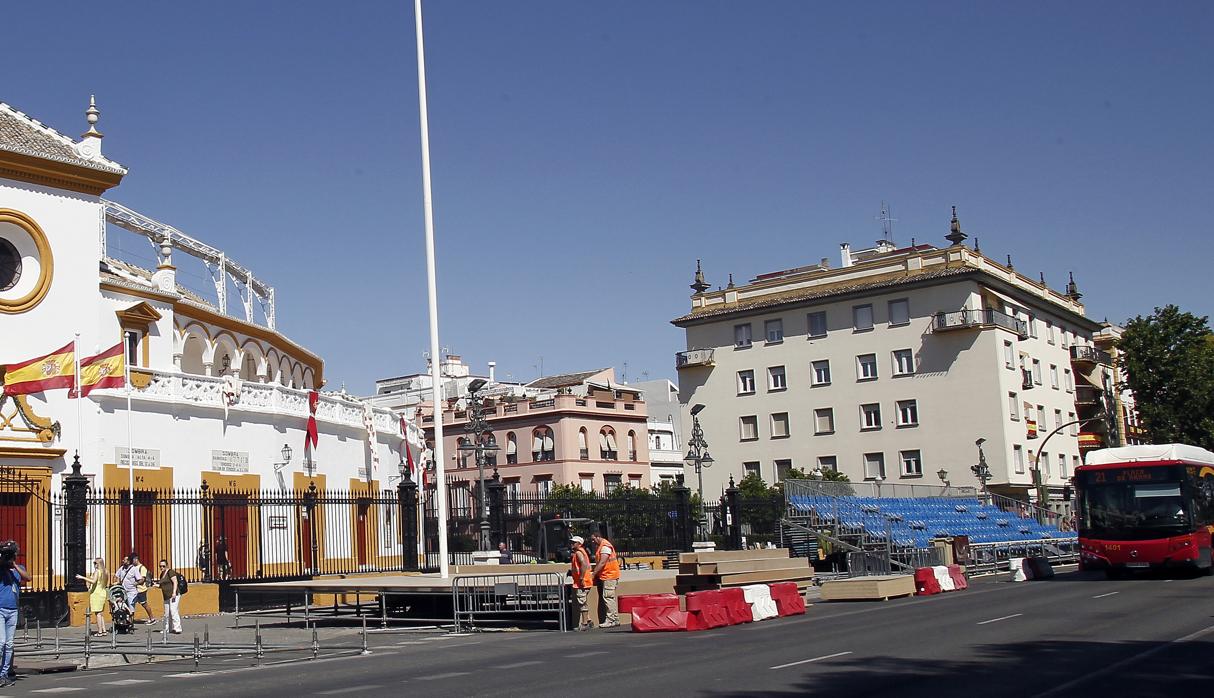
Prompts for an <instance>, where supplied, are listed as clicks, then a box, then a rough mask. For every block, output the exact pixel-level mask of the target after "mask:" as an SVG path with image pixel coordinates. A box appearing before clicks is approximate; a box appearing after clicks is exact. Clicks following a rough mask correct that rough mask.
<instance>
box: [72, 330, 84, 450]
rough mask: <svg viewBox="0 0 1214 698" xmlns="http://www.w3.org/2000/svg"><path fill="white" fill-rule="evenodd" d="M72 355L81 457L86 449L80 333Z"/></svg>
mask: <svg viewBox="0 0 1214 698" xmlns="http://www.w3.org/2000/svg"><path fill="white" fill-rule="evenodd" d="M72 347H73V349H72V354H73V356H74V357H75V359H76V455H77V456H79V455H80V451H81V449H82V448H83V447H84V396H82V395H81V394H80V390H81V388H82V387H83V386H81V385H80V333H79V332H77V333H76V341H75V342H74V343H73V344H72Z"/></svg>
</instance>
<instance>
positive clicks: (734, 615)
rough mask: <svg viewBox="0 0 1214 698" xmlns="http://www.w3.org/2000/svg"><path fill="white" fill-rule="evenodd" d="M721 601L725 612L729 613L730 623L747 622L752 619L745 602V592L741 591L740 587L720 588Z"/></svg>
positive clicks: (748, 605) (748, 606) (752, 615)
mask: <svg viewBox="0 0 1214 698" xmlns="http://www.w3.org/2000/svg"><path fill="white" fill-rule="evenodd" d="M721 601H722V605H724V606H725V612H726V613H728V614H729V621H730V623H731V624H732V625H737V624H738V623H749V622H751V621H753V620H754V614H753V613H752V612H751V610H750V604H748V603H746V592H744V591H742V589H741V588H740V587H730V588H728V589H722V590H721Z"/></svg>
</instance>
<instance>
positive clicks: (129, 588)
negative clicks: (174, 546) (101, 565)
mask: <svg viewBox="0 0 1214 698" xmlns="http://www.w3.org/2000/svg"><path fill="white" fill-rule="evenodd" d="M147 577H148V570H147V568H146V567H144V566H143V565H141V564H139V554H138V553H131V554H130V555H127V556H126V559H125V560H123V563H122V567H119V568H118V571H117V572H115V573H114V578H115V579H117V580H118V583H119V584H121V585H122V591H123V592H125V593H126V605H127V606H128V607H129V608H130V611H131V620H132V622H133V621H134V616H135V608H136V604H139V603H142V604H143V609H144V610H145V611H147V612H148V620H147V622H148V623H155V622H156V620H155V619H154V618H153V617H152V609H150V608H148V594H147V589H148V588H147ZM141 587H142V589H143V590H142V591H140V588H141Z"/></svg>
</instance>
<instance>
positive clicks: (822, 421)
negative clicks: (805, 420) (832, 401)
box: [814, 407, 835, 434]
mask: <svg viewBox="0 0 1214 698" xmlns="http://www.w3.org/2000/svg"><path fill="white" fill-rule="evenodd" d="M814 433H815V434H833V433H835V410H834V408H833V407H819V408H818V409H816V410H814Z"/></svg>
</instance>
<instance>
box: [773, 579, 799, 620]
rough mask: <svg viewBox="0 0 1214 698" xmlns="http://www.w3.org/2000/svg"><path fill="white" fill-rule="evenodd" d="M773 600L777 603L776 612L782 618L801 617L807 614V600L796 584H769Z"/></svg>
mask: <svg viewBox="0 0 1214 698" xmlns="http://www.w3.org/2000/svg"><path fill="white" fill-rule="evenodd" d="M768 588H769V589H771V598H772V600H773V601H775V602H776V611H777V612H778V613H779V614H780V615H781V616H799V615H803V614H804V613H805V598H804V597H802V596H801V590H800V589H798V588H797V583H796V582H776V583H775V584H769V585H768Z"/></svg>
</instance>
